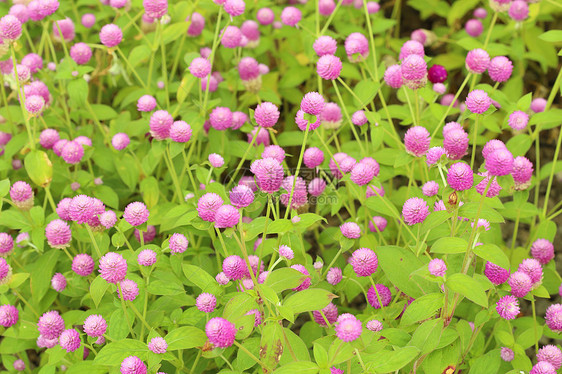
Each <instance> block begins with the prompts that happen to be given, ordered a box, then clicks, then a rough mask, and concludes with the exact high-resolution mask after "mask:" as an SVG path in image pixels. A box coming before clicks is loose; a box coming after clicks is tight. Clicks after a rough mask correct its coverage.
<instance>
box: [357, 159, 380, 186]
mask: <svg viewBox="0 0 562 374" xmlns="http://www.w3.org/2000/svg"><path fill="white" fill-rule="evenodd" d="M374 176H375V169H373V168H372V167H371V166H369V165H367V164H365V163H361V162H360V163H357V164H355V165H354V166H353V169H351V181H352V182H353V183H355V184H357V185H358V186H364V185H366V184H368V183H369V182H370V181H371V180H372V179H373V178H374Z"/></svg>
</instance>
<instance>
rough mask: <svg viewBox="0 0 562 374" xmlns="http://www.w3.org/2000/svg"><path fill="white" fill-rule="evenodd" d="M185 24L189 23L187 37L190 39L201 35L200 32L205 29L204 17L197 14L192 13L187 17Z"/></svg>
mask: <svg viewBox="0 0 562 374" xmlns="http://www.w3.org/2000/svg"><path fill="white" fill-rule="evenodd" d="M190 21H191V22H190ZM186 22H190V24H189V27H188V29H187V35H189V36H191V37H194V36H199V35H201V32H203V29H204V28H205V17H203V16H202V15H201V14H199V13H197V12H193V13H192V14H191V16H188V17H187V19H186Z"/></svg>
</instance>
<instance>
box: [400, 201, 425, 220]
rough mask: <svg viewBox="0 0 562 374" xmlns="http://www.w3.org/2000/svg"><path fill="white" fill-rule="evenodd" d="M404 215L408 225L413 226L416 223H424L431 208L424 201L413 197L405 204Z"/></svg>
mask: <svg viewBox="0 0 562 374" xmlns="http://www.w3.org/2000/svg"><path fill="white" fill-rule="evenodd" d="M402 215H403V216H404V221H405V222H406V224H408V225H409V226H412V225H415V224H416V223H421V222H423V221H424V220H425V219H426V218H427V216H428V215H429V207H428V206H427V203H426V202H425V201H424V200H423V199H420V198H419V197H412V198H410V199H408V200H406V202H405V203H404V205H403V207H402Z"/></svg>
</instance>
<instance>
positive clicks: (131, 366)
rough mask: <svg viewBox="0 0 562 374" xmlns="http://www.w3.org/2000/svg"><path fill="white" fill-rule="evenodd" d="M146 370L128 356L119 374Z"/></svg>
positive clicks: (133, 357)
mask: <svg viewBox="0 0 562 374" xmlns="http://www.w3.org/2000/svg"><path fill="white" fill-rule="evenodd" d="M145 1H146V0H145ZM147 370H148V369H147V367H146V365H145V363H144V362H142V360H141V359H140V358H138V357H137V356H129V357H127V358H125V359H124V360H123V362H121V374H146V373H147Z"/></svg>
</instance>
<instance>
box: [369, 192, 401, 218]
mask: <svg viewBox="0 0 562 374" xmlns="http://www.w3.org/2000/svg"><path fill="white" fill-rule="evenodd" d="M367 208H369V209H371V210H373V211H374V212H376V213H381V214H384V215H392V216H393V217H394V218H399V217H400V213H399V212H398V209H396V207H395V206H394V204H392V203H391V202H390V200H388V199H387V198H386V197H383V196H371V197H369V198H368V199H367Z"/></svg>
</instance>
